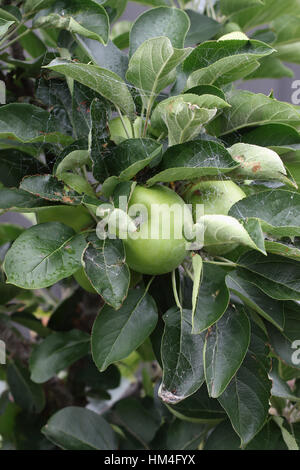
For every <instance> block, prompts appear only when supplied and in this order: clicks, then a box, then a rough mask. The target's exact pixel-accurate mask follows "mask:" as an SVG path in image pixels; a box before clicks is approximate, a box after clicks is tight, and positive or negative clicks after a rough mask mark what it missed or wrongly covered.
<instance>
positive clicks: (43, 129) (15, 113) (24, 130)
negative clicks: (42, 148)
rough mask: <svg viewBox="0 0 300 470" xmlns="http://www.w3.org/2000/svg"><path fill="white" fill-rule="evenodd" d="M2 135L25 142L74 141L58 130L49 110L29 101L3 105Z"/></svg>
mask: <svg viewBox="0 0 300 470" xmlns="http://www.w3.org/2000/svg"><path fill="white" fill-rule="evenodd" d="M20 116H22V119H20ZM0 137H1V138H4V139H6V138H9V139H13V140H17V141H19V142H23V143H25V142H27V143H29V142H31V143H34V142H49V143H60V144H68V143H71V142H72V141H73V139H72V137H71V136H67V135H64V134H61V133H60V132H58V131H57V129H56V128H55V122H54V121H53V120H51V119H50V114H49V113H48V111H45V110H44V109H42V108H38V107H37V106H33V105H31V104H27V103H11V104H7V105H5V106H1V108H0Z"/></svg>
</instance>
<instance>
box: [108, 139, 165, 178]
mask: <svg viewBox="0 0 300 470" xmlns="http://www.w3.org/2000/svg"><path fill="white" fill-rule="evenodd" d="M161 152H162V146H161V144H159V143H158V142H156V141H155V140H153V139H147V138H144V139H142V138H139V139H127V140H124V141H123V142H121V143H120V144H119V145H118V146H117V147H114V148H112V149H111V152H110V155H109V156H108V155H107V156H106V168H107V170H108V172H109V173H110V174H111V175H114V176H118V177H119V179H120V181H129V180H131V179H132V178H133V177H134V176H135V175H136V174H137V173H138V172H139V171H141V170H142V169H143V168H145V167H146V166H147V165H149V164H150V163H151V161H152V160H153V159H154V158H156V157H159V155H161Z"/></svg>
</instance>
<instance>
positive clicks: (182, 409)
mask: <svg viewBox="0 0 300 470" xmlns="http://www.w3.org/2000/svg"><path fill="white" fill-rule="evenodd" d="M167 407H168V409H169V410H170V411H171V413H173V414H174V415H175V416H176V417H177V418H179V419H181V420H184V421H189V422H192V423H209V424H217V423H219V422H220V421H223V420H224V419H225V418H226V414H225V413H224V410H223V409H222V407H221V406H220V404H219V403H218V400H215V399H213V398H210V397H209V396H208V394H207V389H206V385H202V387H201V388H200V389H199V390H198V391H197V392H196V393H194V394H193V395H191V396H190V397H188V398H186V399H185V400H183V401H181V402H180V403H177V405H167Z"/></svg>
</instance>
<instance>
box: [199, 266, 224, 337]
mask: <svg viewBox="0 0 300 470" xmlns="http://www.w3.org/2000/svg"><path fill="white" fill-rule="evenodd" d="M225 276H226V271H225V270H223V269H222V268H220V267H219V266H216V265H211V264H209V263H204V267H203V279H202V283H201V286H200V289H199V292H198V298H197V304H196V309H195V314H194V317H193V334H199V333H201V332H202V331H205V330H207V328H209V327H210V326H212V325H213V324H214V323H216V322H217V321H218V320H219V319H220V318H221V316H222V315H223V313H224V312H225V311H226V309H227V307H228V303H229V291H228V289H227V287H226V285H225Z"/></svg>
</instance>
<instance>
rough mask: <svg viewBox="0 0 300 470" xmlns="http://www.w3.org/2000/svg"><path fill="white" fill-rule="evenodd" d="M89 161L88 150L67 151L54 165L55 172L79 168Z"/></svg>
mask: <svg viewBox="0 0 300 470" xmlns="http://www.w3.org/2000/svg"><path fill="white" fill-rule="evenodd" d="M89 161H90V156H89V151H88V150H73V151H72V152H70V153H68V154H67V155H66V156H65V157H64V158H63V159H62V161H61V162H60V163H59V164H58V165H57V167H56V174H57V175H59V174H60V173H62V172H64V171H67V170H74V169H75V168H80V167H82V166H84V165H86V164H87V163H89Z"/></svg>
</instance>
